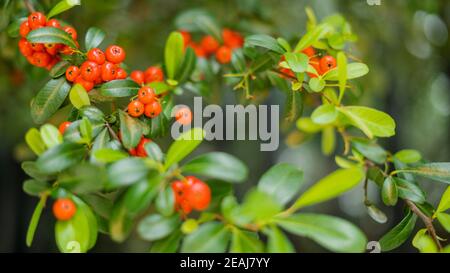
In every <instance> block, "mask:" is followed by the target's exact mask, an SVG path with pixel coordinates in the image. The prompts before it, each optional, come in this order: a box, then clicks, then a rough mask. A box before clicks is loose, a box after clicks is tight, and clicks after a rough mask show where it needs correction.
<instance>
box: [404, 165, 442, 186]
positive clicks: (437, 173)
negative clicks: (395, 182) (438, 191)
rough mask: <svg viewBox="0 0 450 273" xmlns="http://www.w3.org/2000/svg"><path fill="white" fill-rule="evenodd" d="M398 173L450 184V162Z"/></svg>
mask: <svg viewBox="0 0 450 273" xmlns="http://www.w3.org/2000/svg"><path fill="white" fill-rule="evenodd" d="M396 172H398V173H411V174H413V175H418V176H422V177H425V178H429V179H433V180H436V181H440V182H444V183H447V184H449V183H450V162H434V163H425V164H419V165H416V166H413V167H408V168H405V169H402V170H398V171H396Z"/></svg>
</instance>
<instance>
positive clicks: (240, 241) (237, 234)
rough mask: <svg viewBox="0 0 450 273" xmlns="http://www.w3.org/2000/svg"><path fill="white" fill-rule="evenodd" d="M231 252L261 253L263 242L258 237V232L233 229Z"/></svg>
mask: <svg viewBox="0 0 450 273" xmlns="http://www.w3.org/2000/svg"><path fill="white" fill-rule="evenodd" d="M232 232H233V235H232V237H231V246H230V253H261V252H262V251H263V244H262V242H261V241H260V240H259V239H258V234H257V233H254V232H249V231H245V230H240V229H239V228H233V229H232Z"/></svg>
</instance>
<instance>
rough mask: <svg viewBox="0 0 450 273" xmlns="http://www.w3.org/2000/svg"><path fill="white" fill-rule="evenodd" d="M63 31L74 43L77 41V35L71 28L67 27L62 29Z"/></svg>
mask: <svg viewBox="0 0 450 273" xmlns="http://www.w3.org/2000/svg"><path fill="white" fill-rule="evenodd" d="M63 30H64V31H65V32H67V33H68V34H69V35H70V36H71V37H72V39H73V40H74V41H76V40H77V38H78V33H77V31H76V30H75V29H74V28H73V27H70V26H67V27H64V28H63Z"/></svg>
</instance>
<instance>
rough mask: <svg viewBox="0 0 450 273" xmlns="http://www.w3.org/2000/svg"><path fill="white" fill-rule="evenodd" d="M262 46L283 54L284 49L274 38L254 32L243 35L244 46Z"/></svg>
mask: <svg viewBox="0 0 450 273" xmlns="http://www.w3.org/2000/svg"><path fill="white" fill-rule="evenodd" d="M255 46H257V47H262V48H266V49H269V50H271V51H273V52H275V53H278V54H284V53H285V52H286V50H285V49H284V48H283V47H281V46H280V45H279V44H278V42H277V40H275V38H273V37H271V36H269V35H265V34H254V35H250V36H247V37H245V43H244V47H255Z"/></svg>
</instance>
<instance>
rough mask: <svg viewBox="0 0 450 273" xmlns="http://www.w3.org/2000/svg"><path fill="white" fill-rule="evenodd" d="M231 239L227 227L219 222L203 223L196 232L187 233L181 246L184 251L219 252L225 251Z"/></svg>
mask: <svg viewBox="0 0 450 273" xmlns="http://www.w3.org/2000/svg"><path fill="white" fill-rule="evenodd" d="M205 238H207V239H206V240H205ZM229 240H230V232H229V231H228V229H227V227H225V226H224V225H223V224H222V223H219V222H209V223H206V224H203V225H201V226H200V227H199V228H198V229H197V230H196V231H195V232H193V233H191V234H189V235H187V236H186V237H185V238H184V240H183V244H182V246H181V252H183V253H186V252H187V253H218V252H225V251H226V249H227V246H228V242H229Z"/></svg>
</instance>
